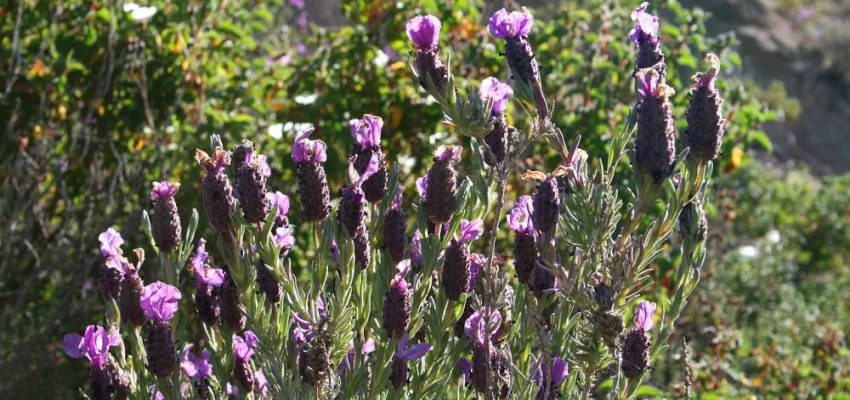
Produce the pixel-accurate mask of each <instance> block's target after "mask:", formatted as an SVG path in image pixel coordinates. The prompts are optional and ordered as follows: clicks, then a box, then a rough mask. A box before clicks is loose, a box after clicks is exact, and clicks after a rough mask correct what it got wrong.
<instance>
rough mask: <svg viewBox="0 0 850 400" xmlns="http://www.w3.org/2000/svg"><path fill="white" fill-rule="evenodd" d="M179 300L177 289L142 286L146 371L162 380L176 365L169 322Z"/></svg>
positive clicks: (161, 286)
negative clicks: (143, 287)
mask: <svg viewBox="0 0 850 400" xmlns="http://www.w3.org/2000/svg"><path fill="white" fill-rule="evenodd" d="M180 298H181V295H180V291H178V290H177V288H175V287H174V286H171V285H168V284H165V283H162V282H159V281H157V282H154V283H151V284H150V285H147V286H145V289H144V290H143V291H142V299H141V306H142V310H144V311H145V316H147V317H148V318H149V319H150V322H149V323H148V324H147V325H146V331H145V338H144V339H145V351H146V352H147V355H148V370H149V371H150V372H151V373H152V374H154V375H155V376H157V377H159V378H162V379H165V378H167V377H168V375H169V374H171V372H172V371H174V368H175V366H176V365H177V349H176V348H175V347H174V339H173V335H172V329H171V325H170V324H169V322H168V321H169V320H171V317H173V316H174V313H175V312H177V307H178V302H179V301H180Z"/></svg>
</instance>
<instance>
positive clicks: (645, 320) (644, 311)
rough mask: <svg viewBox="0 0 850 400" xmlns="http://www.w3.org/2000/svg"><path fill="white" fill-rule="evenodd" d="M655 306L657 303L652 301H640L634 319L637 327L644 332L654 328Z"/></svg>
mask: <svg viewBox="0 0 850 400" xmlns="http://www.w3.org/2000/svg"><path fill="white" fill-rule="evenodd" d="M655 308H656V305H655V303H653V302H651V301H645V300H642V301H641V302H640V303H638V305H637V309H636V310H635V319H634V323H635V328H636V329H639V330H642V331H644V332H648V331H649V330H651V329H652V326H653V325H654V324H655V322H654V321H653V320H652V316H653V315H654V314H655Z"/></svg>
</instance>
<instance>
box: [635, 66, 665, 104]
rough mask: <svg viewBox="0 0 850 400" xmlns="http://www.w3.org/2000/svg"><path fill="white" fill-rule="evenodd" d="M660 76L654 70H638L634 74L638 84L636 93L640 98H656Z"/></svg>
mask: <svg viewBox="0 0 850 400" xmlns="http://www.w3.org/2000/svg"><path fill="white" fill-rule="evenodd" d="M660 77H661V76H660V75H658V73H657V72H655V70H639V71H637V72H636V73H635V78H637V82H638V93H640V95H641V97H643V98H646V97H658V94H659V91H658V88H659V85H658V83H659V82H658V81H659V78H660Z"/></svg>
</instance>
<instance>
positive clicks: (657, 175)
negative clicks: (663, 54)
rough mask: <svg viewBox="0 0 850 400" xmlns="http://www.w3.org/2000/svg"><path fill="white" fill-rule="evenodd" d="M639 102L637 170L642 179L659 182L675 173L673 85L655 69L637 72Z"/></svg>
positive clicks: (635, 154) (635, 156) (636, 139)
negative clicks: (670, 85)
mask: <svg viewBox="0 0 850 400" xmlns="http://www.w3.org/2000/svg"><path fill="white" fill-rule="evenodd" d="M635 78H636V79H637V85H638V87H637V89H638V92H639V93H640V97H641V98H640V102H639V103H638V105H637V135H636V136H635V153H634V160H635V172H636V173H637V175H638V178H640V179H647V178H650V179H651V180H652V182H653V183H655V184H660V183H661V182H663V181H664V180H666V179H667V178H669V177H670V176H671V175H672V174H673V164H674V162H675V157H676V154H675V151H676V146H675V143H674V137H675V127H674V123H673V111H672V105H671V104H670V101H669V97H670V96H671V95H672V94H673V89H672V88H670V87H668V86H667V85H664V84H663V83H662V77H661V75H660V74H659V73H658V71H656V70H654V69H642V70H639V71H638V72H637V73H635Z"/></svg>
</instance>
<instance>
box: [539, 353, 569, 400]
mask: <svg viewBox="0 0 850 400" xmlns="http://www.w3.org/2000/svg"><path fill="white" fill-rule="evenodd" d="M569 373H570V369H569V365H567V362H566V361H564V360H563V359H562V358H561V357H554V358H553V359H552V365H549V364H546V363H543V362H540V363H538V365H537V366H536V367H535V368H534V376H532V378H531V380H532V381H533V382H534V383H536V384H538V385H540V388H539V389H537V395H536V396H535V399H536V400H555V399H558V398H560V397H561V393H560V391H559V390H558V385H560V384H561V382H563V380H564V379H566V378H567V375H569Z"/></svg>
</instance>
